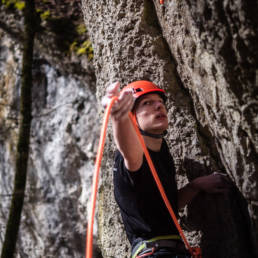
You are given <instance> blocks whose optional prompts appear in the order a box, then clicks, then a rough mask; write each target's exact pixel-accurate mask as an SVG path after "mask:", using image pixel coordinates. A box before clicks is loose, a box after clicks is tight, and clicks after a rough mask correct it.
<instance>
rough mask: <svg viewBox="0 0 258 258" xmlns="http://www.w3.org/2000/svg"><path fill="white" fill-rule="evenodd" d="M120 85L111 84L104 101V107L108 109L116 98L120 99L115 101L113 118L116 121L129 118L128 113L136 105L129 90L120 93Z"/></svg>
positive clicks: (117, 83) (112, 112)
mask: <svg viewBox="0 0 258 258" xmlns="http://www.w3.org/2000/svg"><path fill="white" fill-rule="evenodd" d="M119 85H120V83H119V82H115V83H113V84H111V85H110V86H109V87H108V88H107V91H106V95H105V96H104V97H103V99H102V105H103V106H104V107H106V106H107V105H108V103H109V102H110V100H111V99H112V98H113V97H114V96H117V97H118V100H117V101H115V103H114V105H113V107H112V110H111V116H112V118H113V119H114V120H123V119H124V118H126V117H128V113H129V112H130V111H131V109H132V108H133V104H134V97H133V93H132V91H131V90H130V89H128V90H126V91H122V92H121V93H119Z"/></svg>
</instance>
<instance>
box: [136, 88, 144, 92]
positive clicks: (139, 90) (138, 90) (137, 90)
mask: <svg viewBox="0 0 258 258" xmlns="http://www.w3.org/2000/svg"><path fill="white" fill-rule="evenodd" d="M141 91H143V89H141V88H137V89H134V93H136V92H141Z"/></svg>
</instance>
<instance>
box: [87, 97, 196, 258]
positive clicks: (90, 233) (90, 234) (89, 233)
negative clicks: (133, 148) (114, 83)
mask: <svg viewBox="0 0 258 258" xmlns="http://www.w3.org/2000/svg"><path fill="white" fill-rule="evenodd" d="M117 99H118V97H113V98H112V99H111V101H110V103H109V105H108V106H107V108H106V110H105V114H104V121H103V125H102V128H101V135H100V142H99V146H98V152H97V158H96V162H95V170H94V174H93V184H92V187H93V190H92V195H91V203H90V214H89V219H88V228H87V240H86V252H85V255H86V258H92V243H93V224H94V214H95V206H96V196H97V189H98V178H99V170H100V164H101V159H102V156H103V150H104V141H105V137H106V130H107V124H108V118H109V116H110V112H111V108H112V105H113V104H114V102H115V101H116V100H117ZM129 117H130V119H131V121H132V123H133V126H134V129H135V131H136V133H137V136H138V139H139V141H140V144H141V146H142V148H143V152H144V154H145V157H146V159H147V162H148V164H149V167H150V170H151V173H152V175H153V177H154V180H155V182H156V184H157V187H158V189H159V191H160V194H161V197H162V199H163V201H164V203H165V205H166V207H167V209H168V211H169V213H170V216H171V218H172V219H173V221H174V224H175V226H176V228H177V230H178V232H179V235H180V236H181V239H182V240H183V242H184V244H185V247H186V249H188V251H189V252H190V254H191V256H192V258H201V249H200V248H199V247H191V246H190V245H189V243H188V241H187V239H186V237H185V235H184V233H183V231H182V228H181V227H180V225H179V223H178V221H177V218H176V215H175V213H174V211H173V209H172V207H171V204H170V202H169V200H168V198H167V196H166V193H165V191H164V188H163V186H162V184H161V182H160V179H159V177H158V175H157V172H156V169H155V167H154V165H153V162H152V160H151V157H150V155H149V152H148V150H147V147H146V145H145V143H144V139H143V137H142V135H141V133H140V131H139V128H138V126H137V124H136V123H135V118H134V117H133V115H132V113H129ZM141 257H144V256H141ZM138 258H139V257H138Z"/></svg>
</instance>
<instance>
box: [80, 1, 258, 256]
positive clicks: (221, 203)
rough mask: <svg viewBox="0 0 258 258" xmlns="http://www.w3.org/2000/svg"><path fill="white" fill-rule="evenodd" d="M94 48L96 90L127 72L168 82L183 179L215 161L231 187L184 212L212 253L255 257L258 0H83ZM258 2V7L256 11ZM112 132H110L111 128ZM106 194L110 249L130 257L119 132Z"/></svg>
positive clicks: (102, 227) (106, 249)
mask: <svg viewBox="0 0 258 258" xmlns="http://www.w3.org/2000/svg"><path fill="white" fill-rule="evenodd" d="M82 8H83V12H84V19H85V23H86V26H87V27H88V28H89V33H90V37H91V40H92V43H93V48H94V64H95V73H96V78H97V98H98V99H99V100H100V98H101V97H102V96H103V95H104V93H105V89H106V87H107V86H108V85H109V84H110V83H111V82H114V81H120V82H121V87H123V86H125V85H126V84H128V83H129V82H132V81H135V80H139V79H147V80H151V81H153V82H155V83H157V84H158V85H160V86H161V87H162V88H163V89H165V90H166V91H167V92H168V109H169V119H170V129H169V133H168V136H167V141H168V143H169V146H170V150H171V153H172V155H173V157H174V159H175V163H176V167H177V172H178V185H179V187H180V186H182V185H183V184H185V183H186V182H187V181H190V180H192V179H193V178H195V177H197V176H201V175H207V174H209V173H211V172H212V171H214V170H217V169H219V170H222V171H224V172H225V173H227V175H228V176H229V178H230V179H231V181H232V189H231V190H230V191H229V193H228V194H225V195H208V194H200V195H199V196H198V197H197V198H196V199H195V200H194V201H193V202H192V204H191V205H189V206H188V207H187V208H186V209H185V210H184V211H183V212H182V213H181V219H180V220H181V222H182V224H183V226H184V229H185V231H186V234H187V237H188V238H189V240H190V242H191V244H193V245H197V244H199V245H201V247H202V250H203V256H204V257H214V258H215V257H216V258H217V257H255V249H256V250H257V246H258V244H257V232H258V230H257V199H258V195H257V146H258V144H257V139H258V138H257V126H258V124H257V104H258V102H257V87H258V85H257V78H256V77H257V53H258V49H257V18H256V15H255V13H256V11H257V3H254V2H251V1H250V2H249V3H247V2H245V1H197V2H193V1H187V0H184V1H170V0H167V1H165V3H164V5H163V6H161V5H160V4H159V1H158V0H157V1H147V0H144V1H125V0H122V1H115V0H110V1H92V0H83V1H82ZM255 10H256V11H255ZM110 134H111V133H110ZM108 140H109V144H108V147H107V150H108V151H107V152H106V154H105V162H103V163H104V170H105V172H106V173H104V174H103V175H102V186H101V189H100V203H99V220H98V225H99V244H100V247H101V250H102V254H103V256H104V257H129V253H130V247H129V244H128V242H127V240H126V237H125V235H124V233H123V228H122V225H121V218H120V215H119V211H118V208H117V207H116V205H115V203H114V199H113V193H112V191H113V188H112V158H113V151H114V144H111V143H113V142H112V138H111V136H110V137H109V138H108Z"/></svg>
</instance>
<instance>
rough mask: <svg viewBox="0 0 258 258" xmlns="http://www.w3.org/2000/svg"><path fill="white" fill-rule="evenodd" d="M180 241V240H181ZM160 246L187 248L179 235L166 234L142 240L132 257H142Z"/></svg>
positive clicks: (134, 249) (177, 248)
mask: <svg viewBox="0 0 258 258" xmlns="http://www.w3.org/2000/svg"><path fill="white" fill-rule="evenodd" d="M179 241H180V242H179ZM159 248H173V249H175V250H179V249H180V251H182V250H186V249H185V248H184V244H183V242H181V238H180V236H179V235H165V236H158V237H154V238H151V239H149V240H143V241H140V242H139V243H138V244H136V246H135V247H134V248H133V250H132V257H131V258H139V257H142V254H145V253H148V252H150V251H153V250H154V252H155V251H156V250H158V249H159Z"/></svg>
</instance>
